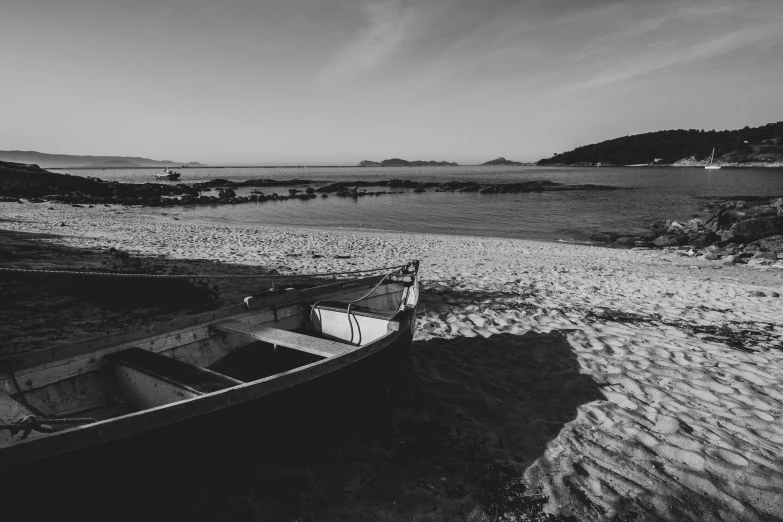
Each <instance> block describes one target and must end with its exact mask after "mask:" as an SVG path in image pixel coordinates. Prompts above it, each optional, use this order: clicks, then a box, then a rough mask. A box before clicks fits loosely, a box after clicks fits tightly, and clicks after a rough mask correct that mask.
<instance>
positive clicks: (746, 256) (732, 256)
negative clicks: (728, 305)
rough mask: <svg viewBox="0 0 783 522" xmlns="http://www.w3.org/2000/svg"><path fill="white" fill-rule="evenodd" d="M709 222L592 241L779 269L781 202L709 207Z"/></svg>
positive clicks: (602, 235)
mask: <svg viewBox="0 0 783 522" xmlns="http://www.w3.org/2000/svg"><path fill="white" fill-rule="evenodd" d="M705 209H707V210H711V211H713V215H712V216H710V218H709V219H707V220H706V221H705V220H701V219H690V220H688V221H675V220H671V219H667V220H661V221H655V222H654V223H652V225H651V229H652V230H651V232H650V234H648V235H643V236H630V235H620V234H614V233H611V232H598V233H595V234H593V235H591V236H590V237H591V239H593V240H594V241H599V242H605V243H614V244H616V245H619V246H630V247H633V248H637V249H654V248H659V249H665V250H670V251H675V252H676V253H678V254H680V255H683V256H688V257H692V258H700V259H704V260H706V261H721V262H723V264H726V265H734V264H741V265H748V266H770V265H774V266H775V267H776V268H783V197H776V196H773V197H755V196H747V197H744V198H741V199H740V198H732V199H722V200H714V201H711V202H709V203H708V204H707V205H706V206H705Z"/></svg>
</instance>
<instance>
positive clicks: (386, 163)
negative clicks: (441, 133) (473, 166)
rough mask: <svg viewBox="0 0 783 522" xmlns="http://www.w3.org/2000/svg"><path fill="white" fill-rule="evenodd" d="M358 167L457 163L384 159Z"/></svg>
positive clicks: (448, 165) (455, 165) (442, 165)
mask: <svg viewBox="0 0 783 522" xmlns="http://www.w3.org/2000/svg"><path fill="white" fill-rule="evenodd" d="M359 166H360V167H458V166H459V164H458V163H449V162H448V161H418V160H417V161H407V160H404V159H400V158H391V159H386V160H383V161H381V162H377V161H369V160H364V161H361V162H359Z"/></svg>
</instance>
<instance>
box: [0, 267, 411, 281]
mask: <svg viewBox="0 0 783 522" xmlns="http://www.w3.org/2000/svg"><path fill="white" fill-rule="evenodd" d="M406 266H407V265H398V266H386V267H383V268H370V269H367V270H350V271H347V272H322V273H312V274H288V275H285V274H248V275H238V274H128V273H122V272H80V271H77V270H36V269H31V268H3V267H0V272H8V273H21V274H52V275H80V276H96V277H122V278H138V279H145V278H149V279H292V278H298V277H330V276H338V275H353V274H366V273H370V272H380V271H386V270H398V269H400V268H404V267H406Z"/></svg>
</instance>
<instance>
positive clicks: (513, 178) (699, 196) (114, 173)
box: [58, 166, 783, 242]
mask: <svg viewBox="0 0 783 522" xmlns="http://www.w3.org/2000/svg"><path fill="white" fill-rule="evenodd" d="M177 170H178V171H179V172H181V173H182V178H181V179H180V180H179V181H177V182H176V183H193V182H203V181H208V180H212V179H225V180H229V181H245V180H248V179H259V178H264V179H274V180H279V181H280V184H279V185H277V186H273V187H260V188H258V189H254V190H261V191H263V192H264V193H265V194H272V193H273V192H276V193H278V194H288V190H287V189H288V188H299V189H303V188H304V187H306V186H312V187H314V188H318V187H319V186H323V185H324V184H326V183H328V182H334V181H357V180H362V181H376V180H389V179H392V178H396V179H404V180H412V181H434V182H446V181H475V182H478V183H482V184H492V183H513V182H522V181H531V180H549V181H553V182H556V183H566V184H584V183H592V184H600V185H610V186H613V187H620V188H621V189H622V190H613V191H566V192H531V193H523V194H478V193H459V192H454V193H438V192H435V191H434V189H428V190H427V191H426V192H423V193H418V194H417V193H414V192H413V190H411V189H400V188H391V189H390V188H388V187H367V190H368V191H382V190H392V191H402V192H403V193H401V194H387V195H382V196H365V197H359V198H342V197H337V196H334V195H330V197H328V198H321V197H318V198H316V199H311V200H287V201H267V202H264V203H245V204H240V205H216V206H185V207H176V208H165V209H160V208H150V209H149V211H150V212H154V213H166V214H168V215H172V216H178V217H180V219H196V220H206V221H211V222H224V223H241V224H245V225H253V224H255V225H284V226H306V227H329V228H349V229H355V228H360V229H361V228H367V229H376V230H394V231H403V232H425V233H426V232H429V233H446V234H466V235H474V236H495V237H517V238H529V239H542V240H554V241H573V242H588V241H589V236H590V234H592V233H594V232H616V233H622V234H629V235H630V234H641V233H644V232H647V231H649V228H650V223H651V222H652V221H655V220H659V219H680V220H686V219H690V218H692V217H700V218H705V217H707V216H708V215H709V214H708V213H707V212H705V211H704V210H701V209H700V208H701V207H703V205H704V203H705V202H706V199H708V198H730V197H737V196H783V169H765V168H748V169H736V168H735V169H732V168H724V169H721V170H705V169H703V168H671V167H609V168H601V167H587V168H575V167H567V168H562V167H484V166H460V167H421V168H417V167H400V168H388V167H386V168H379V167H375V168H373V167H370V168H364V167H307V168H302V167H298V168H297V167H221V168H186V169H177ZM58 172H63V173H69V174H74V175H79V176H91V177H97V178H100V179H104V180H107V181H121V182H124V183H148V182H156V180H155V177H154V176H155V174H157V173H159V171H158V170H150V169H107V170H73V169H58ZM295 179H307V180H312V181H313V182H314V183H310V184H305V185H301V184H293V183H292V182H291V180H295ZM164 183H172V182H164ZM250 190H251V189H243V191H241V192H240V191H238V193H240V194H247V193H249V192H250ZM213 194H215V195H216V193H214V192H213Z"/></svg>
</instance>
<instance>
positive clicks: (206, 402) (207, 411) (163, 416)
mask: <svg viewBox="0 0 783 522" xmlns="http://www.w3.org/2000/svg"><path fill="white" fill-rule="evenodd" d="M418 268H419V263H418V261H412V262H410V263H408V264H407V265H405V266H403V267H398V268H396V269H394V270H393V271H391V272H389V273H387V274H386V275H378V276H371V277H363V278H360V279H354V280H343V281H339V282H335V283H331V284H327V285H323V286H316V287H312V288H309V289H305V290H293V289H288V290H287V291H280V292H267V293H265V294H262V295H260V296H255V297H248V298H246V299H245V302H244V303H241V304H237V305H234V306H231V307H227V308H223V309H218V310H213V311H210V312H206V313H202V314H200V315H195V316H185V317H181V318H179V319H175V320H173V321H170V322H168V323H163V324H156V325H151V326H148V327H147V328H144V329H141V330H135V331H129V332H124V333H119V334H113V335H109V336H106V337H100V338H95V339H90V340H86V341H82V342H78V343H75V344H70V345H64V346H58V347H55V348H50V349H45V350H40V351H34V352H30V353H27V354H22V355H18V356H14V357H10V358H6V359H3V360H0V471H4V470H6V469H9V468H14V467H16V466H18V465H20V464H24V463H28V462H32V461H37V460H42V459H47V458H49V457H55V456H58V455H62V456H66V455H68V454H73V452H75V451H76V450H91V449H92V448H93V447H97V446H100V447H101V448H106V447H107V446H111V445H112V444H119V442H120V440H122V441H123V444H128V443H132V442H133V441H136V442H138V441H139V440H140V439H145V440H148V439H149V438H150V437H153V438H154V439H155V441H156V442H155V444H158V434H159V433H160V432H161V431H163V430H164V429H174V425H177V426H187V430H188V434H194V433H197V432H198V431H199V430H200V428H193V427H192V426H193V423H194V422H196V421H199V422H202V423H205V424H201V426H204V425H207V426H210V425H211V426H215V425H216V424H217V425H219V428H220V429H221V430H222V431H224V432H228V433H231V432H232V431H231V430H234V429H236V430H244V431H245V432H250V433H253V434H254V435H253V436H254V437H255V436H256V434H257V435H258V436H260V435H262V434H263V433H262V432H264V431H266V430H269V429H272V428H274V427H275V426H277V427H279V426H281V425H282V424H285V423H286V422H287V420H286V419H297V418H301V417H305V416H306V415H307V414H305V413H304V412H305V411H306V410H307V407H308V406H312V405H314V404H319V405H320V404H327V405H328V404H336V403H340V402H341V401H342V400H343V399H344V398H346V397H348V398H351V397H361V396H363V395H365V394H368V393H369V391H370V390H369V388H371V387H378V386H384V384H383V383H384V378H385V377H384V376H386V377H388V375H387V374H388V372H389V371H390V368H392V367H393V366H394V365H393V364H392V363H393V362H394V361H398V360H399V359H398V358H399V357H401V356H402V355H404V354H405V353H406V352H407V349H408V347H409V345H410V343H411V340H412V338H413V331H414V327H415V321H416V316H415V314H416V305H417V303H418V297H419V285H418ZM335 397H336V398H335ZM319 408H320V406H319ZM232 410H233V411H241V412H242V413H241V414H240V415H239V418H234V417H229V418H231V419H232V420H231V421H230V422H229V421H226V415H225V414H226V413H227V412H229V411H232ZM272 412H277V413H276V414H273V413H272ZM280 412H283V414H282V415H279V414H280ZM216 419H217V420H216ZM247 423H250V424H251V427H250V428H248V427H247V426H244V427H243V424H247ZM210 440H211V439H210ZM82 453H83V452H79V453H78V454H79V455H81V454H82Z"/></svg>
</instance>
